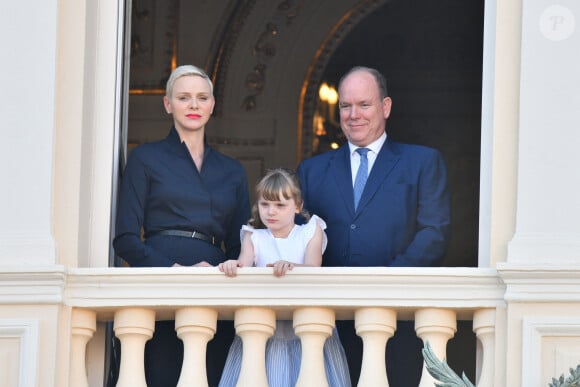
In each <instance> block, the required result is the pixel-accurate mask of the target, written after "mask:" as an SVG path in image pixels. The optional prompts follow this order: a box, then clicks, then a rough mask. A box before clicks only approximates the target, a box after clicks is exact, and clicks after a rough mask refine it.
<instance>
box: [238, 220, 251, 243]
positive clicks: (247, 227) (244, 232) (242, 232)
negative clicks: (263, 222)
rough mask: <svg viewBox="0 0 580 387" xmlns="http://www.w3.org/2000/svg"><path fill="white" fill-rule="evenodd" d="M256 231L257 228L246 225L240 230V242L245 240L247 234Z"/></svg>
mask: <svg viewBox="0 0 580 387" xmlns="http://www.w3.org/2000/svg"><path fill="white" fill-rule="evenodd" d="M254 231H255V228H254V227H252V226H250V225H248V224H244V225H243V226H242V228H241V230H240V241H243V240H244V235H246V233H248V232H249V233H253V232H254Z"/></svg>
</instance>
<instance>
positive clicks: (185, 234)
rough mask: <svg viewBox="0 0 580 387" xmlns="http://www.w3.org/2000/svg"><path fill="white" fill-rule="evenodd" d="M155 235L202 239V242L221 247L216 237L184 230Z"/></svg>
mask: <svg viewBox="0 0 580 387" xmlns="http://www.w3.org/2000/svg"><path fill="white" fill-rule="evenodd" d="M153 235H169V236H179V237H184V238H193V239H201V240H202V241H205V242H208V243H211V244H212V245H214V246H219V245H220V242H219V241H218V240H217V239H216V238H215V237H214V236H209V235H205V234H204V233H202V232H199V231H184V230H161V231H157V232H155V233H153Z"/></svg>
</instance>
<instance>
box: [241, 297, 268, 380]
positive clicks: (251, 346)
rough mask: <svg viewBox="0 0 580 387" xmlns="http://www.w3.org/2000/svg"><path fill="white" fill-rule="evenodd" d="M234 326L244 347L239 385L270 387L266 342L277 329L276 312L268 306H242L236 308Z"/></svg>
mask: <svg viewBox="0 0 580 387" xmlns="http://www.w3.org/2000/svg"><path fill="white" fill-rule="evenodd" d="M234 326H235V328H236V334H237V335H239V336H240V338H241V339H242V343H243V348H244V352H243V355H242V368H241V370H240V376H239V378H238V384H237V386H238V387H268V378H267V376H266V367H265V364H266V342H267V341H268V338H269V337H271V336H272V334H273V333H274V329H276V314H275V313H274V311H273V310H271V309H267V308H258V307H248V308H240V309H237V310H236V313H235V318H234Z"/></svg>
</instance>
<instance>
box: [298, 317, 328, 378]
mask: <svg viewBox="0 0 580 387" xmlns="http://www.w3.org/2000/svg"><path fill="white" fill-rule="evenodd" d="M333 328H334V310H332V309H328V308H317V307H305V308H299V309H296V310H295V311H294V331H295V332H296V336H298V337H300V343H301V345H302V360H301V363H300V373H299V375H298V381H297V382H296V387H305V386H320V387H326V386H328V381H327V380H326V372H325V370H324V352H323V350H324V342H325V341H326V339H327V338H328V337H330V335H332V330H333Z"/></svg>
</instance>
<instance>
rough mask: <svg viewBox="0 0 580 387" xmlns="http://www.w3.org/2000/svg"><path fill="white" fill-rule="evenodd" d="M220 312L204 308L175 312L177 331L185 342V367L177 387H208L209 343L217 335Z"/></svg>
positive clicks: (184, 309)
mask: <svg viewBox="0 0 580 387" xmlns="http://www.w3.org/2000/svg"><path fill="white" fill-rule="evenodd" d="M217 318H218V312H217V310H215V309H211V308H204V307H190V308H181V309H178V310H177V311H175V330H176V331H177V337H179V338H180V339H181V340H182V341H183V365H182V367H181V374H180V375H179V382H178V383H177V387H186V386H200V387H202V386H207V385H208V382H207V369H206V362H205V355H206V349H207V342H208V341H209V340H211V339H212V338H213V336H214V334H215V331H216V327H217Z"/></svg>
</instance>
